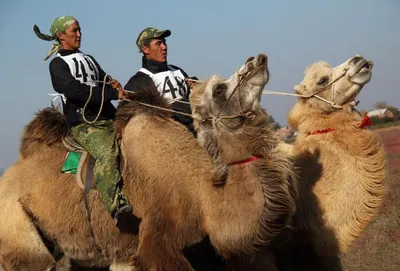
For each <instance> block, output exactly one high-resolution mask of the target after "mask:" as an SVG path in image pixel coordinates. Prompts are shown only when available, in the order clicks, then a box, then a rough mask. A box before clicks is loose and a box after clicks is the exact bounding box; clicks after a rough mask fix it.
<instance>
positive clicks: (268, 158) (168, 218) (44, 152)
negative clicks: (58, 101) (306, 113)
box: [0, 55, 297, 270]
mask: <svg viewBox="0 0 400 271" xmlns="http://www.w3.org/2000/svg"><path fill="white" fill-rule="evenodd" d="M268 78H269V75H268V66H267V57H266V56H265V55H259V56H258V57H257V58H251V59H249V60H248V61H247V62H246V63H245V64H244V65H243V66H242V67H241V68H240V69H239V70H238V71H237V72H235V74H234V75H232V76H231V77H230V78H229V79H226V80H224V79H221V78H218V77H213V78H211V79H210V80H208V81H207V83H205V84H201V85H199V87H198V88H196V89H195V90H193V93H192V97H191V100H192V103H193V111H194V117H195V123H196V129H197V133H198V138H199V141H197V140H196V139H195V138H194V137H193V134H192V133H191V132H190V131H189V130H188V129H187V128H186V127H184V126H183V125H181V124H179V123H177V122H175V121H174V120H173V119H172V118H171V117H170V113H169V112H165V111H163V110H160V109H155V108H150V107H147V106H144V105H143V104H141V103H150V104H153V105H156V106H158V107H168V105H169V103H168V101H166V100H164V99H163V98H161V97H160V96H159V95H158V94H157V92H156V90H155V89H152V88H149V89H145V90H137V93H136V94H133V95H132V96H131V97H130V100H129V101H124V102H121V103H120V105H119V106H118V110H117V117H116V121H115V128H116V131H117V134H118V136H119V137H120V139H121V151H122V153H123V164H124V166H123V167H121V168H122V174H123V178H124V189H125V193H126V195H127V197H128V199H129V201H130V202H131V203H132V205H133V208H134V214H135V216H137V217H139V218H140V219H141V222H140V226H139V233H137V230H138V229H137V224H135V223H132V224H131V225H130V230H131V231H129V232H122V231H120V230H119V229H118V228H117V227H116V226H115V225H114V222H113V220H112V218H111V217H110V216H109V215H108V213H107V212H106V211H105V208H104V207H103V205H102V204H101V202H100V201H99V197H98V195H97V191H96V190H92V191H91V192H90V193H89V200H88V202H89V208H88V210H86V208H85V204H84V194H83V191H82V189H81V188H80V187H79V186H78V185H77V184H76V180H75V176H74V175H67V174H61V173H60V167H61V165H62V163H63V159H64V157H65V154H66V150H65V148H64V145H63V143H62V138H63V137H65V136H66V133H67V132H68V129H67V127H66V125H65V123H64V120H63V117H62V115H61V114H59V113H58V112H56V111H54V110H52V109H44V110H42V111H40V112H39V113H38V114H37V115H36V117H35V118H34V119H33V120H32V122H31V123H29V124H28V125H27V126H26V128H25V130H24V134H23V136H22V141H21V149H20V152H21V157H24V158H23V159H21V160H19V161H17V162H16V163H15V164H14V165H13V166H12V167H11V168H9V169H8V170H7V172H6V173H5V175H4V177H3V178H2V180H1V181H0V194H1V196H2V197H1V198H0V205H1V206H5V205H7V206H8V207H9V208H10V209H9V210H12V211H9V210H4V208H0V217H1V219H2V221H1V223H0V244H1V245H0V264H1V266H2V268H3V269H5V270H26V269H30V270H32V268H33V269H35V270H45V269H46V268H51V267H52V266H53V265H54V262H55V259H54V258H53V257H52V255H51V254H50V253H49V251H48V250H47V249H46V246H45V243H44V241H43V240H46V241H49V242H48V243H46V244H47V245H49V244H50V245H52V246H54V247H56V248H57V250H59V251H61V252H62V253H63V254H64V255H65V257H67V258H69V259H72V260H74V261H75V262H77V263H79V264H81V265H85V266H109V265H111V264H112V265H113V266H114V270H118V268H123V267H126V268H129V266H128V263H129V261H130V258H132V259H133V264H134V265H135V266H136V267H137V269H139V270H140V269H155V270H191V266H190V264H189V262H188V261H187V260H186V258H185V257H184V256H183V254H182V250H183V249H184V248H185V247H188V246H190V245H193V244H196V243H198V242H200V241H201V240H203V239H204V238H205V237H206V236H208V237H209V240H210V241H211V244H212V245H213V246H214V247H215V249H216V250H217V251H218V252H219V253H220V254H221V255H223V256H224V257H226V258H229V257H230V256H231V255H235V254H237V253H244V254H245V253H247V252H250V251H252V250H255V249H256V247H257V245H260V244H266V243H269V242H270V241H271V240H272V239H273V238H274V237H275V236H276V235H277V234H279V232H280V231H281V230H282V229H283V228H285V227H286V226H287V224H288V223H289V221H290V217H291V216H292V214H293V213H294V211H295V200H296V197H297V175H296V173H295V169H294V166H293V162H292V161H291V159H289V158H287V155H286V154H283V153H281V152H278V151H277V148H276V145H277V143H278V141H277V138H276V137H275V135H274V132H273V131H272V130H271V128H270V127H269V126H268V124H267V121H266V120H267V118H268V116H267V114H266V113H265V111H264V110H263V109H262V108H261V106H260V97H261V93H262V90H263V88H264V86H265V85H266V84H267V82H268ZM199 142H200V144H199ZM86 214H89V218H90V220H89V219H88V217H87V215H86ZM89 221H90V222H89ZM131 256H133V257H131Z"/></svg>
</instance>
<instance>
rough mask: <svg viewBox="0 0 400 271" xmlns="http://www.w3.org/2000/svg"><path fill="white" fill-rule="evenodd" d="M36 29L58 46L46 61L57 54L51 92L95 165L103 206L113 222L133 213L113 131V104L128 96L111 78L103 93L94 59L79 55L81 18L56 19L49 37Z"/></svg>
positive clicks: (50, 52)
mask: <svg viewBox="0 0 400 271" xmlns="http://www.w3.org/2000/svg"><path fill="white" fill-rule="evenodd" d="M33 29H34V32H35V34H36V35H37V36H38V37H39V38H40V39H43V40H46V41H54V42H55V43H54V44H53V46H52V48H51V49H50V51H49V52H48V54H47V56H46V58H45V59H44V61H46V60H47V59H48V58H50V57H51V56H52V55H54V54H56V56H55V57H54V58H53V59H52V60H51V62H50V66H49V68H50V76H51V81H52V84H53V88H54V90H55V91H56V92H58V93H60V94H63V95H64V96H65V98H66V102H65V103H63V112H64V115H65V118H66V121H67V122H68V124H69V125H70V126H71V132H72V136H73V138H74V139H75V140H76V141H77V142H78V143H79V144H80V145H81V146H82V147H84V148H85V149H86V150H87V151H88V152H89V154H90V155H91V156H92V157H93V158H94V159H95V160H96V162H95V168H94V174H95V179H96V187H97V190H98V191H99V195H100V199H101V201H102V202H103V204H104V206H105V207H106V209H107V211H108V212H109V213H110V214H111V216H113V218H114V219H117V218H118V217H119V215H120V214H122V213H132V207H131V206H130V205H129V204H128V202H127V200H126V199H125V196H124V195H123V193H122V186H121V175H120V172H119V147H118V144H117V142H116V138H115V131H114V128H113V120H114V118H115V112H116V109H115V107H114V106H113V104H112V103H111V101H112V100H118V99H122V98H124V97H125V96H126V93H125V91H124V90H123V89H122V87H121V84H120V83H119V82H118V81H117V80H115V79H112V80H110V81H109V82H108V83H109V84H106V85H105V89H104V94H102V87H103V85H102V84H100V83H99V81H102V80H103V79H104V77H105V76H106V73H105V72H104V71H103V70H102V68H101V67H100V65H99V64H98V63H97V61H96V60H95V59H94V58H93V57H92V56H90V55H87V54H85V53H82V52H81V51H80V50H79V48H80V46H81V38H82V33H81V27H80V25H79V22H78V20H77V19H75V18H74V17H72V16H61V17H58V18H56V19H55V20H54V21H53V24H52V25H51V27H50V35H46V34H43V33H41V32H40V30H39V28H38V27H37V26H36V25H35V26H34V28H33ZM91 88H92V95H91V97H90V100H89V101H88V99H89V93H90V89H91ZM102 95H104V97H102ZM87 102H88V104H87V105H86V107H85V112H82V109H83V107H84V106H85V104H86V103H87ZM101 104H103V106H102V107H101ZM99 110H101V112H99ZM83 113H84V116H85V118H83V117H82V114H83ZM96 117H97V118H96ZM93 121H94V122H93ZM92 122H93V123H92Z"/></svg>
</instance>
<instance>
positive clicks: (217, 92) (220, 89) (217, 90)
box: [213, 84, 227, 97]
mask: <svg viewBox="0 0 400 271" xmlns="http://www.w3.org/2000/svg"><path fill="white" fill-rule="evenodd" d="M226 89H227V86H226V85H225V84H218V85H216V86H215V87H214V92H213V96H214V97H215V96H221V95H223V94H224V93H225V91H226Z"/></svg>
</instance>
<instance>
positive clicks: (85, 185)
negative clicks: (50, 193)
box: [60, 136, 96, 192]
mask: <svg viewBox="0 0 400 271" xmlns="http://www.w3.org/2000/svg"><path fill="white" fill-rule="evenodd" d="M63 144H64V146H65V148H66V149H67V154H66V156H65V159H64V163H63V164H62V166H61V169H60V171H61V172H62V173H65V174H76V182H77V184H78V186H79V187H80V188H82V189H84V190H87V191H86V192H88V190H90V189H92V188H95V187H96V186H95V179H94V172H93V169H94V164H95V161H94V159H93V157H92V156H91V155H90V154H89V153H88V152H87V151H86V150H85V149H84V148H83V147H82V146H81V145H79V144H78V143H77V142H76V141H75V140H74V139H73V138H72V137H70V136H67V137H64V138H63Z"/></svg>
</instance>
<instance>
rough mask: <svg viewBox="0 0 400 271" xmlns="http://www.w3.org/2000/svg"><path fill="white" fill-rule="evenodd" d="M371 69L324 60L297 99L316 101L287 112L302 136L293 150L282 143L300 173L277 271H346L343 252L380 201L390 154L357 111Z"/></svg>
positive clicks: (361, 63)
mask: <svg viewBox="0 0 400 271" xmlns="http://www.w3.org/2000/svg"><path fill="white" fill-rule="evenodd" d="M372 66H373V63H372V62H371V61H368V60H366V59H365V58H363V57H361V56H355V57H353V58H350V59H349V60H347V61H345V62H344V63H343V64H341V65H339V66H337V67H331V66H330V65H329V64H328V63H326V62H323V61H320V62H317V63H314V64H313V65H311V66H310V67H309V68H307V69H306V70H305V76H304V80H303V81H302V82H301V83H300V84H298V85H296V86H295V91H296V93H297V94H299V95H303V96H310V95H311V94H315V93H317V95H318V97H315V96H312V97H310V98H305V97H299V98H298V100H297V103H296V104H295V105H294V107H293V108H292V109H291V110H290V111H289V113H288V120H289V124H290V125H291V126H292V127H294V128H296V129H297V130H298V136H297V138H296V140H295V142H294V144H293V145H289V144H283V143H282V144H280V145H279V148H280V150H281V151H286V152H287V153H288V154H289V155H290V156H291V157H293V158H294V159H295V161H296V165H297V166H298V168H299V169H300V190H299V195H300V197H299V200H298V202H297V210H296V213H295V215H294V216H293V221H292V223H291V226H290V227H289V228H288V229H286V230H284V231H283V232H282V234H281V235H280V236H279V237H278V238H277V239H276V243H275V245H276V247H277V249H276V251H275V256H276V263H277V266H278V268H279V270H341V263H340V258H339V255H340V253H345V252H346V251H347V250H348V248H349V246H350V245H351V243H352V241H354V240H355V239H356V238H357V237H358V236H359V235H360V233H361V232H362V231H363V230H364V229H365V228H366V226H367V225H368V223H369V222H370V221H371V220H372V219H373V218H374V217H375V216H376V214H377V212H378V208H379V206H380V205H381V204H382V200H383V197H384V188H385V178H386V159H385V153H384V149H383V146H382V144H381V142H380V140H379V138H378V135H377V134H376V133H374V132H373V131H371V130H369V129H366V128H365V126H366V125H368V119H367V118H364V119H363V118H362V116H360V114H359V113H358V112H357V111H356V110H355V109H354V107H353V106H354V100H355V99H356V97H357V96H358V94H359V93H360V91H361V90H362V88H363V87H364V85H366V84H367V83H368V82H369V81H370V79H371V73H372ZM321 98H322V99H321ZM287 259H290V261H288V260H287Z"/></svg>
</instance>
